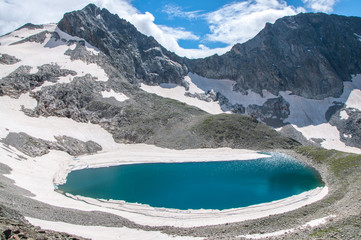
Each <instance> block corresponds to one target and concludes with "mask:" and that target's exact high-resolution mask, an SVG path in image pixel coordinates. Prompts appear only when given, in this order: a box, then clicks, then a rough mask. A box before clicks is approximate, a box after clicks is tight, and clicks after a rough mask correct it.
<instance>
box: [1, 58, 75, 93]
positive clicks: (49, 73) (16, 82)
mask: <svg viewBox="0 0 361 240" xmlns="http://www.w3.org/2000/svg"><path fill="white" fill-rule="evenodd" d="M31 69H32V67H30V66H20V67H19V68H17V69H16V70H15V71H14V72H12V73H11V74H9V75H8V76H7V77H4V78H2V79H0V96H4V95H8V96H10V97H14V98H18V97H19V96H20V95H21V94H22V93H26V92H28V91H30V90H33V89H34V88H36V87H39V86H41V85H42V84H43V83H44V82H45V81H48V82H53V83H55V82H56V81H57V80H58V79H59V77H65V76H67V75H76V72H74V71H71V70H67V69H61V68H60V67H59V66H58V65H56V64H55V65H53V64H44V65H42V66H40V67H38V72H37V73H30V71H31Z"/></svg>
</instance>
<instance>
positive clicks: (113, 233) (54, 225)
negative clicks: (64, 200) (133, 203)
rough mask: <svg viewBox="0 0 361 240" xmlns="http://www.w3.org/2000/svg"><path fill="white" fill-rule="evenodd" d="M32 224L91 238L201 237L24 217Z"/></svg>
mask: <svg viewBox="0 0 361 240" xmlns="http://www.w3.org/2000/svg"><path fill="white" fill-rule="evenodd" d="M26 220H28V221H29V222H30V223H31V224H33V225H34V226H40V227H41V228H42V229H47V230H53V231H58V232H67V233H71V234H74V235H78V236H81V237H84V238H89V239H93V240H103V239H105V238H106V239H108V240H121V239H127V240H137V239H144V240H147V239H149V240H150V239H164V240H193V239H194V240H196V239H203V238H196V237H188V236H183V237H182V236H171V235H168V234H165V233H162V232H160V231H144V230H138V229H134V228H126V227H118V228H117V227H101V226H84V225H75V224H70V223H64V222H52V221H46V220H40V219H36V218H30V217H26Z"/></svg>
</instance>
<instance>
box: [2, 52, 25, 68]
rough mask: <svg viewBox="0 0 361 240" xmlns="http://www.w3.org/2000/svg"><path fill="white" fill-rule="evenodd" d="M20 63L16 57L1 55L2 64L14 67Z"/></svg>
mask: <svg viewBox="0 0 361 240" xmlns="http://www.w3.org/2000/svg"><path fill="white" fill-rule="evenodd" d="M18 62H20V59H17V58H16V57H14V56H10V55H8V54H0V64H5V65H12V64H15V63H18Z"/></svg>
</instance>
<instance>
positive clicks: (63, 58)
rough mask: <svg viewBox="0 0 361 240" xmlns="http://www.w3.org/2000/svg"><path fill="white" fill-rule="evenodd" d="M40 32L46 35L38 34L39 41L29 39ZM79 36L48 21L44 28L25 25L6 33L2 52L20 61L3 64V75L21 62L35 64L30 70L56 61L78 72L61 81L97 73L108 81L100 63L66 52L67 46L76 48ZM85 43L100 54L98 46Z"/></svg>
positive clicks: (0, 73)
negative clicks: (84, 60)
mask: <svg viewBox="0 0 361 240" xmlns="http://www.w3.org/2000/svg"><path fill="white" fill-rule="evenodd" d="M41 33H44V38H42V36H39V40H37V41H34V40H30V38H31V37H34V36H37V35H39V34H41ZM53 33H57V34H58V36H59V37H60V39H57V38H56V37H54V35H53ZM80 40H81V39H79V38H77V37H72V36H69V35H68V34H66V33H64V32H62V31H61V30H60V29H59V28H57V25H56V24H47V25H43V28H35V29H29V28H26V27H24V28H21V29H19V30H17V31H14V32H12V33H9V34H7V35H4V36H2V37H0V54H8V55H10V56H13V57H15V58H17V59H18V60H20V61H19V62H17V63H15V64H11V65H5V64H0V78H3V77H6V76H7V75H9V74H10V73H12V72H13V71H15V70H16V69H17V68H18V67H20V66H30V67H32V69H31V71H30V73H36V72H37V70H38V68H37V67H40V66H42V65H44V64H57V65H59V66H60V68H62V69H69V70H73V71H75V72H77V75H75V76H66V77H64V78H62V79H60V80H59V81H60V82H68V81H71V80H72V79H73V78H74V77H76V76H78V77H79V76H84V75H85V74H91V75H92V76H93V77H97V78H98V81H107V80H108V76H107V74H106V73H105V72H104V70H103V69H102V68H100V67H99V66H98V65H97V64H94V63H85V62H83V61H80V60H75V61H72V60H70V56H67V55H65V54H64V53H65V52H66V51H67V50H68V49H74V48H75V46H76V44H75V43H76V42H75V41H80ZM82 41H84V40H82ZM84 42H85V41H84ZM85 46H86V48H87V49H88V50H89V51H90V52H91V53H92V54H98V50H97V49H96V48H95V47H92V46H90V45H89V44H88V43H86V44H85Z"/></svg>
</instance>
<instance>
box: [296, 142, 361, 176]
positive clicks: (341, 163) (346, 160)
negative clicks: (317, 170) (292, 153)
mask: <svg viewBox="0 0 361 240" xmlns="http://www.w3.org/2000/svg"><path fill="white" fill-rule="evenodd" d="M295 150H296V152H298V153H301V154H303V155H305V156H307V157H309V158H311V159H313V160H314V161H315V162H316V163H321V164H327V166H328V167H329V169H330V170H331V171H332V172H333V173H334V174H335V176H341V175H344V174H347V173H350V172H352V171H355V169H358V168H359V167H361V155H358V154H353V153H345V152H340V151H336V150H327V149H323V148H317V147H309V146H302V147H298V148H296V149H295Z"/></svg>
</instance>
